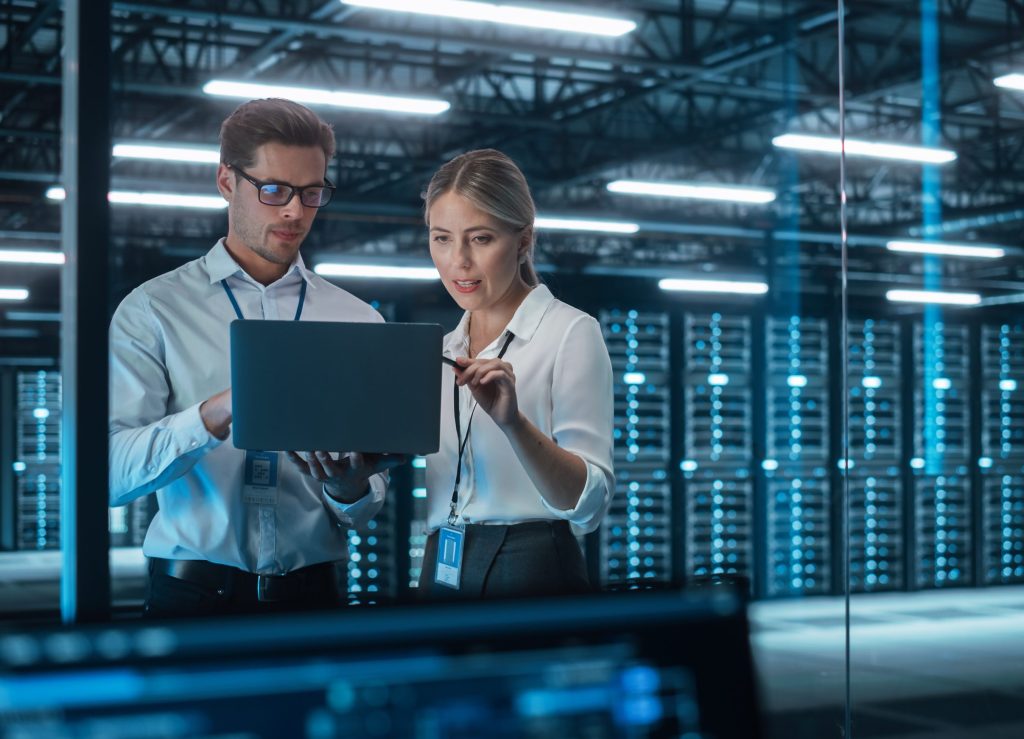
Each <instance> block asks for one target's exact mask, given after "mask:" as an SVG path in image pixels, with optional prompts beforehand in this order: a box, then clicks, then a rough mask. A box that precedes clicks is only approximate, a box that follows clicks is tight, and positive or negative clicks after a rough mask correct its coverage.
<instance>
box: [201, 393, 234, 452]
mask: <svg viewBox="0 0 1024 739" xmlns="http://www.w3.org/2000/svg"><path fill="white" fill-rule="evenodd" d="M199 415H200V416H201V417H202V419H203V425H205V426H206V430H207V431H209V432H210V433H211V434H213V435H214V436H216V437H217V438H218V439H220V440H221V441H223V440H224V439H226V438H228V433H229V432H230V431H231V388H228V389H227V390H225V391H223V392H220V393H217V394H216V395H214V396H213V397H211V398H208V399H207V400H204V401H203V404H202V405H201V406H199Z"/></svg>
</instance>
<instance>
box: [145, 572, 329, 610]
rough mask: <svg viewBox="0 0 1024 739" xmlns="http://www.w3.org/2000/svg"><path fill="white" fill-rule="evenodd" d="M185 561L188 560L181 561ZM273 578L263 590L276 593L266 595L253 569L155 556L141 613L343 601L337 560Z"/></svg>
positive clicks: (325, 605)
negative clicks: (269, 585)
mask: <svg viewBox="0 0 1024 739" xmlns="http://www.w3.org/2000/svg"><path fill="white" fill-rule="evenodd" d="M183 564H184V565H185V566H181V565H183ZM168 571H170V572H173V573H174V574H168ZM284 579H288V582H284ZM270 584H271V586H272V587H270V588H266V587H264V588H263V596H264V597H265V598H266V597H267V596H269V597H271V598H274V599H273V600H261V598H260V592H259V590H260V582H259V578H258V577H257V576H256V575H254V574H252V573H250V572H245V571H243V570H239V569H235V568H234V567H227V566H225V565H215V564H213V563H212V562H188V563H178V562H173V563H172V562H170V561H168V560H158V559H150V561H149V587H148V589H147V593H146V603H145V606H144V607H143V612H142V614H143V617H145V618H173V617H180V616H219V615H237V614H244V613H283V612H288V611H305V610H315V609H324V608H338V607H340V606H341V605H343V599H342V594H341V589H340V588H339V586H338V575H337V570H336V569H335V566H334V563H332V562H327V563H323V564H319V565H312V566H310V567H304V568H302V569H300V570H297V571H295V572H292V573H289V574H288V575H285V576H284V578H282V579H281V580H279V581H274V582H271V583H270ZM264 585H266V583H264ZM274 586H277V587H274ZM275 591H276V592H275Z"/></svg>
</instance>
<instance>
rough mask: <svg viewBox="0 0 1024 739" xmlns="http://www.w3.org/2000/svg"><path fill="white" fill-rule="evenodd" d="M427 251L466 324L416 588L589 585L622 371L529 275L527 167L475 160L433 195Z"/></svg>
mask: <svg viewBox="0 0 1024 739" xmlns="http://www.w3.org/2000/svg"><path fill="white" fill-rule="evenodd" d="M424 200H425V218H426V223H427V227H428V229H429V239H430V256H431V258H432V259H433V261H434V265H435V266H436V267H437V270H438V272H439V273H440V275H441V279H442V281H443V282H444V286H445V288H446V289H447V290H448V293H449V294H450V295H451V296H452V299H453V300H455V302H456V303H457V304H458V305H459V307H461V308H462V309H463V310H464V311H465V314H464V315H463V317H462V320H461V322H460V323H459V325H458V327H457V328H456V329H455V330H454V331H453V332H452V333H450V334H448V335H447V336H446V337H445V341H444V353H445V355H446V356H447V357H449V358H450V359H452V360H454V361H455V367H454V368H452V369H447V368H446V369H445V370H444V372H443V375H442V377H443V380H442V396H441V397H442V403H441V409H442V415H441V447H440V449H439V451H438V452H437V453H436V454H432V455H430V456H428V457H427V471H426V477H427V505H428V521H427V526H428V531H429V532H430V534H429V537H428V539H427V545H426V550H425V554H424V560H423V574H422V576H421V578H420V590H421V592H422V593H423V594H424V595H426V596H427V597H451V596H455V597H462V598H480V597H483V598H491V597H509V596H520V595H541V594H558V593H570V592H582V591H586V590H588V589H589V583H588V580H587V575H586V568H585V566H584V562H583V556H582V553H581V551H580V548H579V545H578V544H577V542H576V539H575V537H574V535H573V533H574V531H575V532H579V533H583V532H588V531H593V530H594V529H595V528H597V526H598V524H599V523H600V522H601V519H602V517H603V516H604V515H605V513H606V511H607V510H608V506H609V503H610V501H611V496H612V491H613V489H614V477H613V473H612V411H613V408H612V405H613V398H612V369H611V362H610V360H609V358H608V352H607V349H606V348H605V345H604V340H603V338H602V335H601V329H600V327H599V325H598V323H597V321H596V320H594V318H592V317H591V316H589V315H587V314H586V313H583V312H582V311H579V310H577V309H575V308H573V307H571V306H569V305H566V304H565V303H563V302H561V301H559V300H556V299H555V298H554V297H552V295H551V292H550V291H549V290H548V289H547V287H545V286H544V285H542V284H540V282H539V280H538V279H537V274H536V272H535V271H534V268H533V246H534V230H533V223H534V219H535V216H536V211H535V208H534V204H533V199H532V198H531V196H530V190H529V187H528V185H527V183H526V179H525V178H524V177H523V174H522V172H521V171H520V170H519V168H518V167H517V166H516V165H515V164H514V163H513V162H512V160H511V159H509V158H508V157H507V156H505V155H504V154H502V153H501V152H498V151H494V150H480V151H472V152H469V153H467V154H463V155H462V156H459V157H456V158H455V159H453V160H452V161H450V162H448V163H447V164H445V165H444V166H443V167H441V169H440V170H438V172H437V173H436V174H435V175H434V177H433V179H432V180H431V182H430V185H429V187H428V188H427V192H426V194H425V195H424Z"/></svg>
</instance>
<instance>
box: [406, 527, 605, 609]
mask: <svg viewBox="0 0 1024 739" xmlns="http://www.w3.org/2000/svg"><path fill="white" fill-rule="evenodd" d="M437 539H438V533H437V532H436V531H435V532H434V533H432V534H431V535H430V536H429V537H427V545H426V547H425V548H424V552H423V570H422V574H421V575H420V583H419V594H420V597H421V598H424V599H428V600H450V599H479V598H516V597H534V596H553V595H571V594H577V593H587V592H590V591H591V587H590V581H589V580H588V578H587V568H586V564H585V563H584V561H583V552H581V551H580V546H579V544H578V543H577V542H576V537H574V536H573V534H572V529H571V528H570V526H569V523H568V521H530V522H528V523H520V524H515V525H512V526H491V525H487V524H470V525H468V526H466V541H465V548H464V550H463V555H462V582H461V585H460V587H459V589H458V590H453V589H452V588H448V587H445V586H444V585H439V584H438V583H436V582H434V570H435V567H436V565H437Z"/></svg>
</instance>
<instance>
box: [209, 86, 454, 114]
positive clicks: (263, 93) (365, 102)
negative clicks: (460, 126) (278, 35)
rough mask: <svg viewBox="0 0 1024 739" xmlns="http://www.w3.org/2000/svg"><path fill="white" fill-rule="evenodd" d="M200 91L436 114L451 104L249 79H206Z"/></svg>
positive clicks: (232, 95)
mask: <svg viewBox="0 0 1024 739" xmlns="http://www.w3.org/2000/svg"><path fill="white" fill-rule="evenodd" d="M203 92H205V93H206V94H207V95H213V96H216V97H229V98H244V99H246V100H251V99H253V98H286V99H288V100H294V101H296V102H299V103H308V104H310V105H330V106H333V107H336V108H354V109H356V110H376V111H382V112H386V113H412V114H415V115H439V114H440V113H444V112H445V111H446V110H448V109H449V108H450V107H452V106H451V103H448V102H446V101H444V100H436V99H431V98H407V97H396V96H393V95H373V94H370V93H365V92H351V91H347V90H321V89H316V88H312V87H288V86H285V85H259V84H254V83H250V82H232V81H230V80H210V81H209V82H207V83H206V84H205V85H203Z"/></svg>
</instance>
